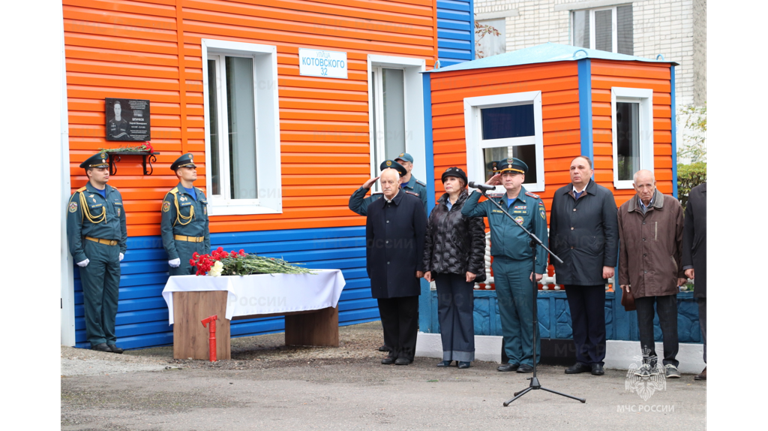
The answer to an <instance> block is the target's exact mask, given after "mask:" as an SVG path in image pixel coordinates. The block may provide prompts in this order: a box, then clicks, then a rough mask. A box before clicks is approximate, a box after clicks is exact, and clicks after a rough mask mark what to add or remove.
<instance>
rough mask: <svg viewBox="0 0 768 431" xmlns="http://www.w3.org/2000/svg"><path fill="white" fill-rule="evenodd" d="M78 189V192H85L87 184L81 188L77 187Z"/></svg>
mask: <svg viewBox="0 0 768 431" xmlns="http://www.w3.org/2000/svg"><path fill="white" fill-rule="evenodd" d="M77 191H78V192H84V191H85V186H82V187H80V188H79V189H77Z"/></svg>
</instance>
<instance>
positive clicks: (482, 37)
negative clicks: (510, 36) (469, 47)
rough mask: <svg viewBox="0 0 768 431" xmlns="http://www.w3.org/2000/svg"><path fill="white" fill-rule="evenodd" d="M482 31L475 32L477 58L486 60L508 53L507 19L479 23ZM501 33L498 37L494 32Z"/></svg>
mask: <svg viewBox="0 0 768 431" xmlns="http://www.w3.org/2000/svg"><path fill="white" fill-rule="evenodd" d="M478 22H479V24H480V31H479V32H478V31H477V30H476V31H475V38H476V39H477V40H476V41H475V58H476V59H477V58H485V57H490V56H492V55H498V54H504V53H505V52H507V28H506V27H507V24H506V22H507V20H506V18H499V19H489V20H486V21H478ZM494 29H495V30H496V31H498V32H499V35H498V36H497V35H496V34H495V32H494V31H493V30H494Z"/></svg>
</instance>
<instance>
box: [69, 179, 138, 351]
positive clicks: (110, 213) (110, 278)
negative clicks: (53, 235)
mask: <svg viewBox="0 0 768 431" xmlns="http://www.w3.org/2000/svg"><path fill="white" fill-rule="evenodd" d="M105 195H106V197H102V196H101V194H100V193H99V191H98V190H97V189H96V188H95V187H93V186H92V185H91V184H90V183H88V184H86V185H85V187H81V188H80V189H78V190H77V191H76V192H75V193H74V194H73V195H72V197H71V198H70V199H69V205H68V208H67V240H68V242H69V251H70V253H72V257H74V259H75V262H76V263H79V262H82V261H84V260H86V259H88V260H89V263H88V265H87V266H85V267H81V268H80V281H81V283H82V285H83V301H84V306H85V307H84V308H85V331H86V336H87V338H88V341H89V342H90V343H91V346H95V345H97V344H102V343H106V344H108V345H110V346H114V345H115V342H116V340H117V337H116V335H115V318H116V317H117V298H118V292H119V285H120V254H121V253H122V254H125V252H126V249H127V245H126V242H127V240H128V233H127V231H126V227H125V209H124V207H123V197H122V196H121V195H120V192H119V191H117V189H116V188H114V187H112V186H109V185H107V186H106V188H105ZM94 240H96V241H94Z"/></svg>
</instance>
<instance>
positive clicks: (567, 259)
mask: <svg viewBox="0 0 768 431" xmlns="http://www.w3.org/2000/svg"><path fill="white" fill-rule="evenodd" d="M570 176H571V184H568V185H567V186H565V187H561V188H560V189H558V190H557V191H556V192H555V195H554V196H553V198H552V211H551V213H550V216H549V244H550V247H552V252H554V253H555V254H556V255H558V256H559V257H560V258H561V259H562V260H563V263H559V262H557V261H554V262H552V263H553V264H554V266H555V276H556V277H557V282H558V283H560V284H563V285H565V295H566V297H567V298H568V307H569V308H570V310H571V320H572V322H573V342H574V344H575V345H576V361H577V362H576V364H574V365H573V366H572V367H570V368H568V369H566V370H565V373H566V374H577V373H584V372H591V373H592V374H593V375H595V376H600V375H603V374H604V373H605V372H604V371H603V365H604V362H603V359H605V283H606V281H607V279H608V278H611V277H613V273H614V267H615V266H616V260H617V258H618V253H619V251H618V245H619V229H618V224H619V222H618V218H617V208H616V200H615V199H614V198H613V194H612V193H611V191H610V190H608V189H606V188H605V187H603V186H601V185H598V184H596V183H595V181H594V180H593V179H592V161H591V160H590V159H588V158H586V157H584V156H579V157H576V158H575V159H573V161H571V167H570Z"/></svg>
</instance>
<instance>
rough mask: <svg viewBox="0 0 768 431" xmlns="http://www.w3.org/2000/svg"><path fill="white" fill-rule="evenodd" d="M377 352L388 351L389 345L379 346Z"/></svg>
mask: <svg viewBox="0 0 768 431" xmlns="http://www.w3.org/2000/svg"><path fill="white" fill-rule="evenodd" d="M379 352H389V347H387V346H386V345H383V346H380V347H379Z"/></svg>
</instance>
